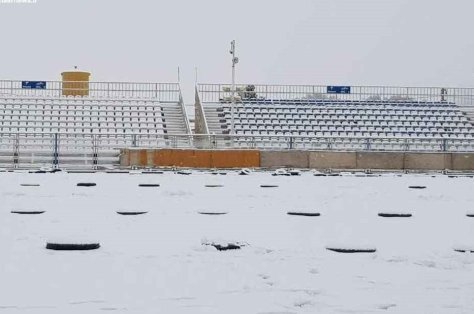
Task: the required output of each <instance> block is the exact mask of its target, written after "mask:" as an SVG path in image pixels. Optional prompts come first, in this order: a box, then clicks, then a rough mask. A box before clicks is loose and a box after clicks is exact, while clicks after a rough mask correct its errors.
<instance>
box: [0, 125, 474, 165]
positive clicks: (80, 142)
mask: <svg viewBox="0 0 474 314" xmlns="http://www.w3.org/2000/svg"><path fill="white" fill-rule="evenodd" d="M120 148H196V149H260V150H324V151H400V152H472V151H474V139H462V140H460V139H454V138H443V137H436V138H403V137H381V138H365V137H309V136H284V135H265V136H263V135H261V136H249V135H209V134H200V135H199V134H185V135H166V134H162V135H143V134H128V135H104V134H60V133H36V134H28V133H10V134H7V133H1V134H0V164H2V165H3V166H4V167H12V168H22V167H28V166H32V167H38V166H50V167H76V166H78V167H87V168H97V167H100V166H118V165H119V154H120Z"/></svg>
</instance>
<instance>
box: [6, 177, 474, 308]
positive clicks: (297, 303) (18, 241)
mask: <svg viewBox="0 0 474 314" xmlns="http://www.w3.org/2000/svg"><path fill="white" fill-rule="evenodd" d="M79 182H95V183H97V186H96V187H89V188H88V187H77V186H76V184H77V183H79ZM22 183H23V184H24V183H28V184H40V186H20V184H22ZM140 183H159V184H160V185H161V186H160V187H156V188H153V187H152V188H150V187H148V188H142V187H138V184H140ZM261 184H276V185H278V186H279V187H277V188H261V187H260V185H261ZM205 185H223V187H205ZM410 185H423V186H426V187H427V188H426V189H416V190H415V189H409V188H408V186H410ZM473 192H474V179H473V178H468V177H458V178H449V177H447V176H443V175H435V176H434V177H432V175H413V174H412V175H403V176H397V175H395V174H385V175H383V176H380V177H356V176H353V175H345V176H340V177H315V176H313V175H312V174H311V173H310V172H305V173H303V175H302V176H300V177H296V176H295V177H273V176H271V175H270V173H269V172H261V173H252V174H251V175H249V176H238V175H237V174H236V173H235V172H229V173H228V174H227V175H211V174H209V173H206V172H193V174H192V175H189V176H185V175H178V174H174V173H172V172H165V173H164V174H109V173H95V174H92V173H91V174H68V173H55V174H28V173H0V199H1V209H0V314H3V313H48V314H53V313H54V314H55V313H61V314H64V313H88V314H89V313H104V312H112V313H189V314H195V313H216V314H224V313H235V314H237V313H238V314H242V313H456V314H457V313H473V312H474V254H468V253H458V252H456V251H454V249H456V248H465V249H466V248H467V249H469V248H471V249H474V218H470V217H467V214H468V213H474V208H473V201H474V193H473ZM12 210H44V211H46V212H45V213H44V214H41V215H18V214H12V213H10V212H11V211H12ZM131 210H133V211H148V213H147V214H145V215H139V216H121V215H118V214H117V213H116V211H131ZM213 211H216V212H227V214H226V215H201V214H199V212H213ZM288 211H315V212H319V213H321V216H320V217H300V216H288V215H287V214H286V213H287V212H288ZM380 212H389V213H398V212H399V213H411V214H413V216H412V217H411V218H383V217H379V216H378V213H380ZM52 240H55V241H63V240H69V241H86V240H87V241H99V242H100V244H101V248H100V249H98V250H95V251H83V252H77V251H76V252H71V251H51V250H46V249H45V244H46V242H47V241H52ZM212 241H218V242H220V243H225V242H227V241H237V242H241V243H246V244H247V245H246V246H244V247H243V248H242V249H241V250H233V251H217V250H216V249H215V248H213V247H212V246H205V245H203V243H206V242H212ZM329 246H331V247H346V248H376V249H377V252H376V253H373V254H371V253H369V254H341V253H336V252H332V251H328V250H327V249H326V247H329Z"/></svg>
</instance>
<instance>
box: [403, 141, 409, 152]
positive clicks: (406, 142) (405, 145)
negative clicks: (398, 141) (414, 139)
mask: <svg viewBox="0 0 474 314" xmlns="http://www.w3.org/2000/svg"><path fill="white" fill-rule="evenodd" d="M403 141H404V143H403V146H404V151H406V152H407V151H409V150H410V144H409V143H408V139H407V138H406V139H404V140H403Z"/></svg>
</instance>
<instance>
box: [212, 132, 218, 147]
mask: <svg viewBox="0 0 474 314" xmlns="http://www.w3.org/2000/svg"><path fill="white" fill-rule="evenodd" d="M212 148H214V149H216V148H217V139H216V135H215V134H212Z"/></svg>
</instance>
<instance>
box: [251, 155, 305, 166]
mask: <svg viewBox="0 0 474 314" xmlns="http://www.w3.org/2000/svg"><path fill="white" fill-rule="evenodd" d="M260 167H262V168H280V167H292V168H309V152H308V151H261V152H260Z"/></svg>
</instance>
